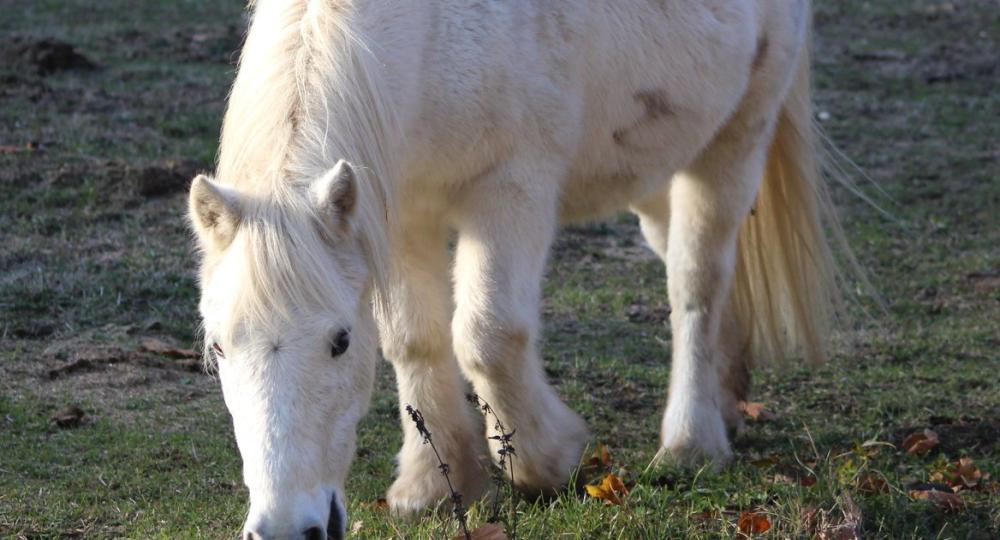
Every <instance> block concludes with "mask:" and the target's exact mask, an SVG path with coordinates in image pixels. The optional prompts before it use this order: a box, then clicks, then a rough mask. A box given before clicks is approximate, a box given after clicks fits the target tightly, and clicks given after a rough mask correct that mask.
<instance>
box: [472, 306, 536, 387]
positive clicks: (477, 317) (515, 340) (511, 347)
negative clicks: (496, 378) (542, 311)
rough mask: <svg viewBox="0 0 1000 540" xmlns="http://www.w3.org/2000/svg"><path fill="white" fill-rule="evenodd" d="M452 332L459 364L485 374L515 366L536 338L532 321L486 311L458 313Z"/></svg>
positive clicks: (506, 370) (517, 365)
mask: <svg viewBox="0 0 1000 540" xmlns="http://www.w3.org/2000/svg"><path fill="white" fill-rule="evenodd" d="M452 334H453V335H454V342H455V355H456V357H457V358H458V361H459V364H461V366H462V368H463V369H464V370H465V371H466V372H467V373H472V374H482V375H494V374H498V373H511V372H512V371H514V370H516V369H517V368H518V367H519V365H520V364H521V359H523V358H524V357H525V355H526V353H527V351H528V348H529V347H530V346H531V341H532V339H533V338H532V336H533V331H532V328H531V325H530V324H526V323H525V322H522V321H517V320H514V319H511V318H502V317H496V316H492V317H491V316H488V315H483V314H470V315H467V316H461V315H457V316H456V318H455V322H454V324H453V327H452Z"/></svg>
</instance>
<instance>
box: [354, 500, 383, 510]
mask: <svg viewBox="0 0 1000 540" xmlns="http://www.w3.org/2000/svg"><path fill="white" fill-rule="evenodd" d="M361 506H364V507H366V508H375V509H378V510H385V509H386V508H389V501H387V500H385V499H384V498H382V497H379V498H378V499H375V500H374V501H365V502H362V503H361Z"/></svg>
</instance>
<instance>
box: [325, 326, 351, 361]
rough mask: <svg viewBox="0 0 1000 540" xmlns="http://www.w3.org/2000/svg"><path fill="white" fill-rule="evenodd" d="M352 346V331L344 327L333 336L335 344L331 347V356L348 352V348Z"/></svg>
mask: <svg viewBox="0 0 1000 540" xmlns="http://www.w3.org/2000/svg"><path fill="white" fill-rule="evenodd" d="M350 346H351V331H350V330H347V329H342V330H341V331H340V332H337V335H336V337H334V338H333V345H332V346H331V347H330V356H332V357H334V358H336V357H338V356H340V355H342V354H344V353H345V352H347V348H348V347H350Z"/></svg>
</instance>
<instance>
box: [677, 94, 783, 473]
mask: <svg viewBox="0 0 1000 540" xmlns="http://www.w3.org/2000/svg"><path fill="white" fill-rule="evenodd" d="M765 114H766V113H765ZM747 116H748V115H746V114H739V115H737V117H736V118H735V119H734V120H732V121H731V123H730V125H729V126H727V128H726V129H725V130H724V131H723V132H722V133H721V134H720V135H719V137H718V138H717V139H716V141H715V142H713V143H712V145H710V147H709V148H708V149H707V151H706V152H705V153H704V154H703V155H702V157H700V158H699V159H698V161H697V162H696V163H694V164H693V165H692V166H691V167H690V168H689V169H688V170H687V171H684V172H683V173H681V174H678V175H677V176H676V177H675V178H674V180H673V184H672V186H671V188H670V189H671V191H670V201H671V206H670V210H671V216H670V231H669V241H668V246H667V252H666V254H667V256H666V262H667V286H668V289H669V294H670V305H671V308H672V312H671V326H672V328H673V365H672V368H671V374H670V396H669V398H668V401H667V410H666V413H665V414H664V417H663V425H662V431H661V443H662V448H663V449H664V450H665V451H666V452H667V453H668V454H670V455H671V456H672V457H674V458H676V459H680V460H681V461H697V460H700V459H703V458H708V459H710V460H713V461H715V462H717V463H719V462H722V461H725V460H726V459H728V457H729V456H730V454H731V450H730V447H729V441H728V438H727V435H726V428H727V425H726V424H727V421H726V420H727V417H728V419H729V424H730V426H729V427H737V426H734V425H733V424H734V423H736V424H737V425H738V422H739V417H738V415H736V416H734V411H732V407H733V403H732V401H733V399H734V398H736V397H740V396H738V395H736V393H733V392H727V391H724V390H723V385H724V384H726V385H731V386H733V387H734V388H735V390H737V393H739V394H742V393H745V386H746V384H748V379H745V378H743V377H742V376H741V372H740V370H742V369H743V368H744V367H745V366H740V365H739V364H735V362H736V361H738V360H739V359H740V358H741V357H740V355H738V354H733V352H734V351H732V350H727V349H731V348H732V345H733V344H732V343H724V342H723V341H722V340H721V339H720V334H721V333H722V332H726V331H728V332H730V333H731V332H732V331H733V330H734V329H733V328H726V326H730V324H729V322H728V317H726V316H725V313H726V311H727V307H728V300H729V292H730V288H731V286H732V280H733V272H734V269H735V266H736V242H737V235H738V233H739V230H740V228H741V226H742V225H743V223H744V221H745V220H746V219H747V216H748V215H749V213H750V209H751V205H752V204H753V201H754V198H755V197H756V193H757V190H758V188H759V184H760V179H761V177H762V174H763V167H764V159H765V151H766V147H767V139H768V138H769V137H768V136H767V135H768V134H769V131H768V129H767V128H768V126H769V125H770V124H771V123H773V118H767V117H766V116H764V117H763V118H762V117H761V116H756V115H754V116H756V117H755V118H753V119H752V120H755V121H750V122H748V118H747ZM754 128H756V129H754ZM738 336H739V333H738V332H737V333H736V336H735V337H737V338H738ZM731 337H732V336H731ZM744 381H746V384H744ZM723 407H726V409H727V410H726V411H723Z"/></svg>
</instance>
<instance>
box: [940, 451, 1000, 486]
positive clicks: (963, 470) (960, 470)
mask: <svg viewBox="0 0 1000 540" xmlns="http://www.w3.org/2000/svg"><path fill="white" fill-rule="evenodd" d="M989 478H990V475H989V474H983V472H982V471H980V470H979V467H977V466H976V462H975V461H973V460H972V458H968V457H964V458H961V459H959V460H958V461H956V462H954V463H949V464H948V465H947V466H946V467H945V469H944V470H943V471H939V472H936V473H934V474H932V475H931V480H933V481H934V482H941V483H944V484H947V485H948V486H949V487H951V488H952V490H954V491H956V492H958V491H960V490H962V489H976V488H977V487H979V486H980V484H981V482H983V481H985V480H989Z"/></svg>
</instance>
